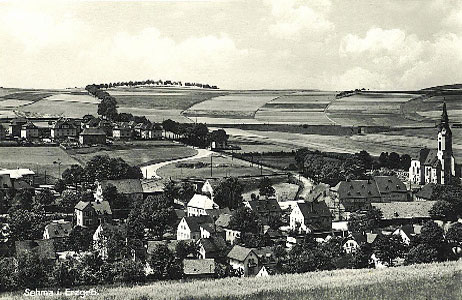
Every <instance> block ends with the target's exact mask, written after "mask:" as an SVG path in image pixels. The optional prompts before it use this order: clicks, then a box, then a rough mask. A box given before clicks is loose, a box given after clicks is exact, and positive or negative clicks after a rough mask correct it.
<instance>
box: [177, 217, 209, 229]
mask: <svg viewBox="0 0 462 300" xmlns="http://www.w3.org/2000/svg"><path fill="white" fill-rule="evenodd" d="M184 220H185V221H186V223H187V224H188V227H189V229H190V230H191V231H194V232H198V231H200V228H201V227H203V226H204V224H210V225H209V226H206V228H205V229H210V230H212V229H211V228H212V226H213V219H212V217H210V216H195V217H184Z"/></svg>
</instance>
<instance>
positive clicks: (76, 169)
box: [62, 165, 85, 188]
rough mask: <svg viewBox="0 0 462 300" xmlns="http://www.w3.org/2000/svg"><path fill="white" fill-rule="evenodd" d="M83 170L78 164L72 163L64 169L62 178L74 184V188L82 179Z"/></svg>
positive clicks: (83, 175) (67, 182)
mask: <svg viewBox="0 0 462 300" xmlns="http://www.w3.org/2000/svg"><path fill="white" fill-rule="evenodd" d="M84 177H85V171H84V169H83V168H82V167H81V166H80V165H72V166H70V168H68V169H66V170H64V172H63V175H62V178H63V180H64V182H65V183H66V184H69V185H74V186H75V187H76V188H77V186H78V184H79V183H81V182H83V181H84Z"/></svg>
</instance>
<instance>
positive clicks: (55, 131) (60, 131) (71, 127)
mask: <svg viewBox="0 0 462 300" xmlns="http://www.w3.org/2000/svg"><path fill="white" fill-rule="evenodd" d="M79 128H80V126H79V127H78V126H77V125H76V124H75V123H74V121H72V120H69V119H62V118H61V119H59V120H58V121H56V122H55V123H54V124H53V126H52V127H51V138H52V139H54V140H62V139H68V138H77V136H78V133H79V131H80V130H79Z"/></svg>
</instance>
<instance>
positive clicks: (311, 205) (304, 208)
mask: <svg viewBox="0 0 462 300" xmlns="http://www.w3.org/2000/svg"><path fill="white" fill-rule="evenodd" d="M297 205H298V207H299V208H300V211H301V213H302V214H303V217H304V218H305V219H309V218H312V217H330V216H331V215H332V214H331V212H330V210H329V208H328V207H327V205H326V203H325V202H298V203H297Z"/></svg>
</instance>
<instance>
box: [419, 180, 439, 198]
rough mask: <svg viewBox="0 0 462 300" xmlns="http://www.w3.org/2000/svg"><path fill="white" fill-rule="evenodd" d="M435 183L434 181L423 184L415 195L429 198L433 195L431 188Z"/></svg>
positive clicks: (433, 187) (432, 188)
mask: <svg viewBox="0 0 462 300" xmlns="http://www.w3.org/2000/svg"><path fill="white" fill-rule="evenodd" d="M435 186H436V185H435V184H434V183H428V184H426V185H424V186H423V187H422V188H421V189H420V191H418V192H417V193H416V194H415V196H416V197H418V198H422V199H426V200H431V199H432V195H433V190H434V189H435Z"/></svg>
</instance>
